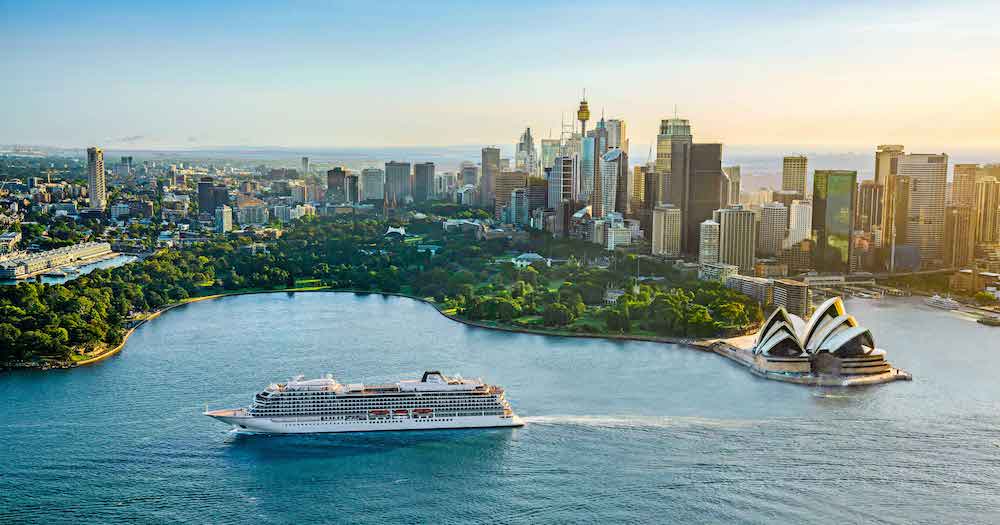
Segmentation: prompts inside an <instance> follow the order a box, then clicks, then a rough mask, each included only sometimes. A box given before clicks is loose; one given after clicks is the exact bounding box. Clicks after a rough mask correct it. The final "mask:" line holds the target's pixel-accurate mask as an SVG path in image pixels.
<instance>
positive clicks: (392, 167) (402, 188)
mask: <svg viewBox="0 0 1000 525" xmlns="http://www.w3.org/2000/svg"><path fill="white" fill-rule="evenodd" d="M411 181H412V176H411V174H410V163H409V162H396V161H390V162H386V163H385V198H386V200H388V201H389V202H392V203H394V204H395V205H397V206H399V205H402V204H403V203H405V202H406V201H407V199H413V184H412V182H411Z"/></svg>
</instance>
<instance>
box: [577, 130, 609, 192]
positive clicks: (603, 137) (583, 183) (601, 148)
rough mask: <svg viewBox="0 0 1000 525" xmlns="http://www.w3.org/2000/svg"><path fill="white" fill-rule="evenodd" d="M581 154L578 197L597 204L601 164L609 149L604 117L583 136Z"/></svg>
mask: <svg viewBox="0 0 1000 525" xmlns="http://www.w3.org/2000/svg"><path fill="white" fill-rule="evenodd" d="M581 147H582V152H581V155H580V179H579V182H580V190H579V194H578V196H577V199H578V200H580V201H581V202H590V203H591V204H597V199H598V198H599V197H598V196H597V193H599V192H600V190H601V182H600V179H601V169H602V168H601V164H602V162H603V159H604V154H605V153H606V152H607V151H608V130H607V128H606V127H605V123H604V119H603V118H602V119H601V120H599V121H597V126H595V127H594V129H592V130H591V131H589V132H587V136H586V137H584V138H583V142H582V145H581Z"/></svg>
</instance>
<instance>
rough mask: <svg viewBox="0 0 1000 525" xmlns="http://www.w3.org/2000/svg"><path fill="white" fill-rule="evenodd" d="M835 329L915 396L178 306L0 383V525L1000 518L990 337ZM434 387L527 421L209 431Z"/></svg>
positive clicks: (333, 297)
mask: <svg viewBox="0 0 1000 525" xmlns="http://www.w3.org/2000/svg"><path fill="white" fill-rule="evenodd" d="M848 310H849V311H850V312H851V313H852V314H854V315H855V316H857V317H858V319H859V320H860V321H861V323H862V324H865V325H867V326H869V327H870V328H872V330H873V332H874V334H875V337H876V342H877V343H878V344H879V346H881V347H884V348H886V349H887V350H888V352H889V359H890V360H891V361H892V363H893V364H894V365H896V366H898V367H900V368H904V369H906V370H908V371H910V372H912V373H913V375H914V381H912V382H899V383H893V384H888V385H881V386H876V387H864V388H855V389H838V388H808V387H802V386H798V385H791V384H786V383H780V382H775V381H768V380H765V379H761V378H758V377H755V376H753V375H751V374H749V373H747V371H746V370H745V369H743V368H742V367H739V366H737V365H735V364H733V363H730V362H729V361H727V360H725V359H723V358H721V357H719V356H716V355H713V354H709V353H704V352H700V351H697V350H692V349H689V348H681V347H675V346H672V345H665V344H656V343H645V342H612V341H603V340H594V339H570V338H553V337H543V336H536V335H527V334H511V333H505V332H495V331H489V330H484V329H478V328H472V327H468V326H465V325H462V324H459V323H455V322H453V321H450V320H448V319H446V318H444V317H442V316H440V315H438V314H437V313H436V312H435V311H434V310H433V309H432V308H431V307H430V306H428V305H425V304H422V303H419V302H415V301H412V300H408V299H403V298H396V297H382V296H378V295H353V294H333V293H305V294H303V293H300V294H285V293H281V294H266V295H248V296H239V297H229V298H223V299H220V300H214V301H204V302H200V303H195V304H191V305H187V306H184V307H180V308H177V309H174V310H171V311H169V312H167V313H165V314H164V315H163V316H161V317H160V318H159V319H157V320H155V321H153V322H151V323H148V324H147V325H145V326H143V327H141V328H140V329H139V330H138V331H137V332H136V333H135V334H134V335H133V336H132V338H131V339H130V340H129V342H128V344H127V346H126V348H125V350H124V351H123V352H122V353H121V354H119V355H117V356H115V357H113V358H111V359H109V360H107V361H105V362H103V363H100V364H98V365H95V366H90V367H84V368H79V369H74V370H54V371H48V372H38V371H18V372H10V373H4V374H2V375H0V396H2V399H3V400H4V401H3V403H0V435H2V436H3V443H4V446H3V447H0V522H2V523H17V522H32V521H40V522H46V523H53V522H65V523H104V522H121V521H127V520H133V521H141V522H200V523H241V522H261V523H289V522H298V523H320V522H326V523H348V522H350V523H387V522H424V523H445V522H451V523H462V522H471V521H478V522H486V521H490V522H509V523H552V522H567V521H575V522H581V521H582V522H588V521H591V522H630V523H640V522H657V523H664V522H671V521H673V522H699V523H717V522H746V523H777V522H785V523H831V522H851V523H855V522H865V523H942V522H974V523H983V522H995V521H996V519H997V516H998V514H997V509H998V508H1000V431H998V429H1000V381H997V372H998V370H1000V344H998V343H997V342H996V341H997V340H998V339H1000V338H998V335H1000V332H998V331H997V330H998V329H996V328H991V327H987V326H983V325H980V324H977V323H975V322H974V320H972V318H970V317H966V316H963V315H962V314H959V313H955V312H947V311H942V310H937V309H933V308H930V307H928V306H925V305H923V304H922V302H921V301H920V300H919V299H896V298H887V299H882V300H878V301H872V300H850V301H849V302H848ZM425 369H441V370H443V371H445V372H446V373H447V372H450V373H462V374H464V375H466V376H470V377H474V376H483V377H484V378H485V379H487V380H489V381H490V382H495V383H498V384H500V385H503V386H504V387H506V389H507V392H508V397H509V398H510V399H511V402H512V404H513V406H514V408H515V410H516V411H517V412H518V413H519V414H520V415H521V416H522V417H524V418H525V419H526V420H527V423H528V424H527V426H525V427H524V428H521V429H514V430H511V429H506V430H486V431H475V430H459V431H426V432H425V431H419V432H406V433H375V434H353V435H338V434H332V435H315V436H244V435H235V434H232V433H230V432H229V431H228V429H227V428H226V427H225V426H224V425H221V424H220V423H218V422H216V421H213V420H211V419H210V418H207V417H204V416H202V415H201V412H202V411H203V410H204V409H205V405H206V403H207V404H208V405H209V407H210V408H223V407H235V406H244V405H246V404H248V403H249V402H250V399H251V397H252V395H253V394H254V393H255V392H256V391H258V390H260V389H261V388H262V387H263V386H265V385H266V384H267V383H269V382H272V381H277V380H284V379H287V378H288V377H290V376H292V375H295V374H298V373H303V374H306V375H307V376H318V375H320V374H322V373H326V372H330V373H333V374H334V375H335V377H337V378H338V379H340V380H341V381H345V382H346V381H352V382H354V381H369V382H374V381H381V380H392V379H397V378H400V377H413V376H416V375H418V374H419V373H420V372H422V371H423V370H425Z"/></svg>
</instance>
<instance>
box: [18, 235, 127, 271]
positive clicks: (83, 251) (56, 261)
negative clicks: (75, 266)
mask: <svg viewBox="0 0 1000 525" xmlns="http://www.w3.org/2000/svg"><path fill="white" fill-rule="evenodd" d="M110 253H111V244H109V243H106V242H85V243H80V244H74V245H72V246H64V247H62V248H56V249H54V250H48V251H44V252H38V253H31V254H26V255H20V256H15V257H10V258H7V259H4V260H2V261H0V279H22V278H25V277H28V276H29V275H31V274H35V273H39V272H42V271H44V270H48V269H50V268H58V267H60V266H65V265H68V264H71V263H75V262H77V261H81V260H85V259H94V258H97V257H101V256H104V255H108V254H110Z"/></svg>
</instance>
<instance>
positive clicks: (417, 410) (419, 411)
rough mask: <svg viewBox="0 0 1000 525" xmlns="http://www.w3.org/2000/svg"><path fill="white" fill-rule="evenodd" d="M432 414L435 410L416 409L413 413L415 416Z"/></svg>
mask: <svg viewBox="0 0 1000 525" xmlns="http://www.w3.org/2000/svg"><path fill="white" fill-rule="evenodd" d="M431 412H434V410H432V409H430V408H414V409H413V413H414V414H430V413H431Z"/></svg>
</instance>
